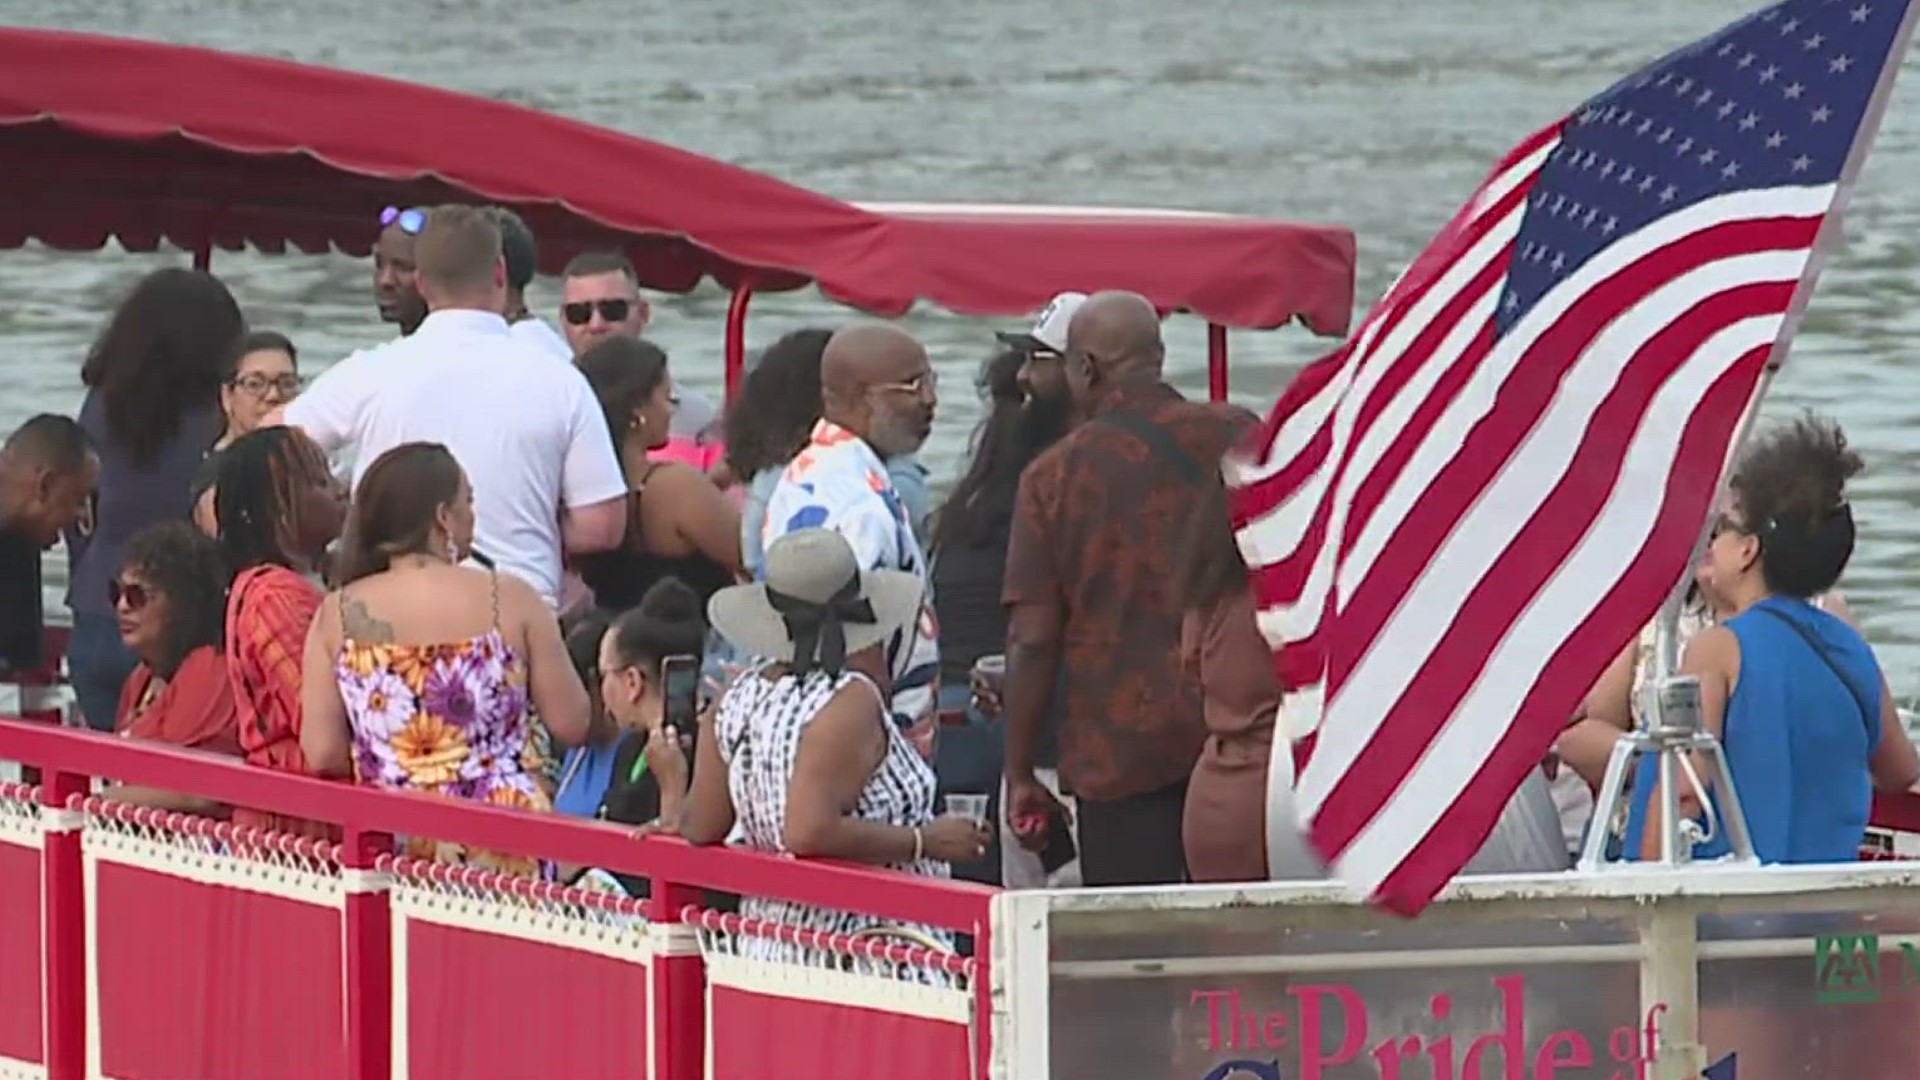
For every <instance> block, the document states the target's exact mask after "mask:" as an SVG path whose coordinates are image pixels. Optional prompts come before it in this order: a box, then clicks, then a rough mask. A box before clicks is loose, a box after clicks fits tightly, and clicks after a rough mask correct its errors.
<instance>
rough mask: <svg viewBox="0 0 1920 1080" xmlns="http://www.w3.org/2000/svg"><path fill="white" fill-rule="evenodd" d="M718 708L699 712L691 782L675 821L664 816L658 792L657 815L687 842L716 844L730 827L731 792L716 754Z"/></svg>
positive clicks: (724, 767) (663, 803)
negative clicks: (658, 805)
mask: <svg viewBox="0 0 1920 1080" xmlns="http://www.w3.org/2000/svg"><path fill="white" fill-rule="evenodd" d="M718 711H719V710H718V709H708V710H707V711H706V712H704V713H702V714H700V737H699V738H698V739H696V740H694V747H693V782H692V785H691V786H690V788H689V789H688V791H687V797H686V798H685V799H684V800H682V802H681V804H680V816H679V820H678V821H676V820H674V819H673V818H671V817H668V816H667V812H666V808H667V800H666V793H665V792H664V791H662V792H661V797H660V809H661V813H660V819H661V823H662V824H663V825H665V826H666V827H667V828H668V829H672V830H677V831H678V832H679V833H680V835H681V836H682V837H684V838H685V839H686V841H687V842H688V843H689V844H702V845H704V844H718V843H720V842H721V841H722V840H725V839H726V838H727V834H728V833H730V832H732V831H733V817H734V813H733V793H732V792H731V791H730V790H729V789H728V788H727V762H726V759H724V758H722V757H721V756H720V736H719V733H718V729H719V723H718V722H717V720H716V719H715V717H716V716H717V715H718Z"/></svg>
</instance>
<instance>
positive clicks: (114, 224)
mask: <svg viewBox="0 0 1920 1080" xmlns="http://www.w3.org/2000/svg"><path fill="white" fill-rule="evenodd" d="M0 71H4V72H6V78H5V79H3V80H0V160H4V161H5V162H6V163H7V168H6V169H5V170H4V171H3V172H0V245H5V246H19V245H20V244H22V243H25V242H26V241H28V240H30V239H37V240H40V241H42V242H44V243H47V244H49V245H51V246H53V247H56V248H62V249H68V250H89V249H92V248H97V247H99V246H101V245H102V244H104V243H105V242H106V241H107V240H108V239H109V238H118V239H119V240H120V241H121V242H122V243H123V244H124V245H125V246H127V247H128V248H130V249H133V250H149V249H152V248H154V247H155V246H157V245H158V244H159V243H160V242H161V241H163V240H165V241H167V242H170V243H173V244H175V245H178V246H180V247H183V248H187V249H190V250H197V249H199V248H201V247H202V246H208V247H218V248H222V249H226V250H236V249H238V248H240V247H241V246H242V245H252V246H254V247H257V248H259V249H261V250H265V251H269V252H279V251H284V250H286V249H288V248H295V249H298V250H302V251H309V252H317V251H323V250H326V249H328V248H330V247H331V248H337V249H339V250H342V251H346V252H349V253H352V254H356V255H364V254H366V253H367V251H368V250H369V247H370V245H371V243H372V241H373V238H374V233H375V227H374V221H375V218H376V216H377V215H378V214H379V212H380V210H381V209H382V208H383V207H385V206H388V205H418V204H426V203H434V202H446V201H462V200H473V199H479V200H485V201H488V202H497V203H502V204H506V205H510V206H512V207H514V208H515V209H516V210H518V211H519V212H520V213H521V214H522V215H523V216H524V217H525V218H526V219H527V222H528V224H529V225H530V226H531V227H532V228H533V229H534V231H535V232H536V234H538V235H539V237H540V239H541V253H542V257H543V260H544V263H545V269H547V270H549V271H552V270H556V269H558V268H559V266H560V265H561V264H563V263H564V262H565V261H566V260H567V259H568V258H570V257H571V256H572V255H573V254H575V253H577V252H579V251H581V250H583V249H585V248H588V247H594V246H609V245H619V246H621V247H624V248H625V249H626V250H628V251H629V253H630V254H631V255H632V257H633V258H634V260H635V262H636V264H637V265H638V267H639V268H640V270H641V272H642V274H643V276H644V279H645V283H646V284H647V285H649V286H651V287H653V288H657V289H665V290H670V291H685V290H687V289H690V288H692V287H693V286H694V285H695V284H697V283H698V282H699V281H700V280H701V279H702V278H703V277H709V276H710V277H713V278H715V279H717V280H718V281H720V282H721V283H722V284H724V285H727V286H729V287H735V286H738V285H741V284H751V285H752V287H753V289H754V290H755V291H777V290H781V289H792V288H797V287H800V286H802V285H805V284H807V283H809V282H815V283H817V284H819V285H820V287H821V288H822V290H823V291H824V292H825V293H826V294H827V295H828V296H830V297H832V298H833V299H835V300H838V301H841V302H843V303H847V304H851V305H853V306H855V307H860V308H864V309H866V310H869V311H873V312H876V313H880V314H888V315H893V314H900V313H902V312H904V311H906V310H907V309H908V308H910V307H911V306H912V305H913V304H914V303H915V302H916V301H920V300H926V301H931V302H933V303H936V304H940V305H942V306H944V307H947V308H950V309H952V310H955V311H959V312H963V313H967V314H973V315H998V316H1010V315H1018V314H1024V313H1027V312H1031V311H1033V310H1035V309H1037V308H1039V307H1040V306H1041V305H1043V304H1044V303H1045V302H1046V301H1047V300H1048V299H1049V298H1050V297H1051V296H1052V295H1053V294H1054V293H1055V292H1058V291H1060V290H1061V289H1066V288H1075V287H1080V288H1116V287H1118V288H1132V289H1136V290H1138V291H1140V292H1143V293H1145V294H1146V295H1147V296H1148V298H1150V299H1151V300H1153V301H1154V303H1155V304H1157V305H1159V306H1160V307H1162V308H1164V309H1168V310H1192V311H1196V312H1199V313H1200V314H1202V315H1204V316H1206V317H1207V318H1209V319H1210V320H1212V321H1215V322H1218V323H1221V324H1223V325H1230V326H1237V327H1246V328H1265V327H1274V326H1280V325H1282V324H1284V323H1287V322H1289V321H1291V320H1293V319H1295V318H1298V317H1304V318H1305V319H1306V321H1307V322H1308V323H1309V325H1311V326H1312V327H1313V328H1314V329H1316V330H1319V331H1321V332H1324V333H1336V332H1339V331H1340V330H1342V329H1344V328H1345V326H1346V322H1347V318H1348V315H1349V312H1350V309H1351V307H1352V295H1353V255H1354V242H1353V236H1352V234H1351V233H1350V232H1348V231H1347V230H1345V229H1339V228H1328V227H1322V226H1305V225H1293V224H1287V223H1284V222H1275V221H1264V220H1256V219H1248V218H1233V217H1220V216H1188V215H1177V214H1176V215H1160V216H1151V217H1142V216H1137V215H1128V214H1107V215H1096V216H1067V217H1050V216H1045V215H1040V216H1036V215H1031V214H1019V213H1015V214H1011V215H1007V216H985V217H983V216H980V215H977V214H926V213H917V212H901V213H888V212H877V211H874V210H871V209H863V208H861V207H857V206H854V205H852V204H849V203H844V202H841V201H839V200H836V199H831V198H828V197H826V196H823V195H818V194H815V193H812V192H809V191H806V190H804V189H801V188H798V187H795V186H793V185H791V184H787V183H784V182H781V181H779V180H774V179H771V178H768V177H765V176H761V175H759V174H756V173H752V172H749V171H747V170H745V169H740V168H737V167H735V166H732V165H728V164H725V163H722V162H718V161H713V160H711V159H708V158H703V157H700V156H699V155H696V154H692V153H689V152H687V151H684V150H678V149H675V148H673V147H670V146H665V145H662V144H660V143H656V142H650V141H648V140H646V139H641V138H637V137H635V136H631V135H627V134H623V133H620V132H616V131H610V130H607V129H604V128H599V127H594V126H592V125H589V124H585V123H581V122H578V121H574V120H569V119H566V118H563V117H557V116H552V115H549V114H545V113H540V112H536V111H534V110H531V109H527V108H523V107H521V106H518V105H513V104H509V103H506V102H500V101H492V100H488V99H483V98H476V97H471V96H467V95H463V94H457V93H453V92H451V91H446V90H439V89H434V88H431V87H425V86H420V85H417V84H412V83H404V82H398V81H395V80H391V79H385V78H379V77H375V76H370V75H362V74H357V73H352V72H345V71H336V70H332V69H327V68H319V67H313V66H309V65H304V64H296V63H291V62H288V61H284V60H277V59H271V58H266V57H255V56H242V55H236V54H232V53H224V52H217V51H213V50H209V49H201V48H193V47H187V46H179V45H169V44H160V43H155V42H147V41H134V40H128V39H121V38H112V37H103V36H99V35H92V34H78V33H67V32H59V31H41V30H19V29H0Z"/></svg>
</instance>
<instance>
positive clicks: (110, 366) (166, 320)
mask: <svg viewBox="0 0 1920 1080" xmlns="http://www.w3.org/2000/svg"><path fill="white" fill-rule="evenodd" d="M246 332H247V323H246V319H245V317H243V316H242V315H241V314H240V305H239V304H237V303H235V302H234V299H233V294H232V293H230V292H228V291H227V287H226V286H225V285H223V284H221V283H220V279H219V278H216V277H214V276H213V275H212V274H209V273H207V272H206V271H204V270H187V269H184V268H181V267H177V266H169V267H164V268H162V269H159V270H155V271H154V272H153V273H151V274H148V275H147V276H146V277H143V278H141V279H140V283H139V284H137V285H135V286H134V287H133V291H132V292H130V293H128V294H127V297H126V299H124V300H122V301H120V306H119V307H118V308H115V309H114V312H113V317H112V318H110V319H108V320H107V325H106V328H105V329H104V330H102V331H101V332H100V337H99V338H98V339H96V340H95V341H94V343H93V348H92V349H91V350H89V351H88V353H87V360H86V363H85V364H83V365H82V366H81V368H80V381H81V382H83V383H85V384H86V386H87V387H88V389H91V390H96V391H98V392H99V393H100V395H101V397H102V399H103V403H104V405H105V407H106V418H107V433H108V434H109V435H111V436H112V437H113V439H114V441H115V442H118V443H120V444H122V445H124V446H125V447H126V448H127V451H128V452H129V453H130V454H132V455H133V460H134V462H135V463H136V464H146V463H148V462H150V461H152V460H153V457H154V455H155V454H157V453H159V452H160V448H161V447H162V446H165V445H166V443H167V440H169V439H171V438H173V436H174V434H175V433H177V432H178V431H179V430H180V420H181V417H183V416H184V415H186V414H187V413H188V412H189V411H191V410H193V409H194V408H196V407H206V408H210V409H211V408H217V407H218V404H219V393H220V383H221V381H222V380H223V379H224V378H225V375H226V368H227V365H228V364H229V363H230V362H231V361H232V360H233V357H234V350H235V349H236V348H237V347H238V346H239V344H240V339H241V338H242V337H243V336H244V335H245V334H246Z"/></svg>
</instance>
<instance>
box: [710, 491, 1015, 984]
mask: <svg viewBox="0 0 1920 1080" xmlns="http://www.w3.org/2000/svg"><path fill="white" fill-rule="evenodd" d="M920 593H921V584H920V581H919V579H918V578H917V577H915V576H914V575H912V574H906V573H900V572H897V571H886V570H876V571H864V572H863V571H861V570H860V569H859V566H858V564H857V562H856V560H855V558H854V554H853V550H852V549H851V548H850V547H849V546H848V545H847V542H846V540H844V539H843V538H842V537H841V536H840V535H839V534H838V533H835V532H831V531H829V530H825V529H802V530H799V531H796V532H793V533H790V534H788V535H786V536H784V537H782V538H780V539H779V540H777V541H775V542H774V543H773V544H772V545H771V546H770V547H769V548H768V549H767V553H766V581H765V583H763V584H753V585H738V586H734V587H732V588H729V589H724V590H722V591H720V592H719V593H716V594H715V595H714V597H713V599H712V601H711V602H710V603H709V605H708V615H709V618H710V620H711V622H712V624H713V626H714V627H715V628H716V629H717V630H719V631H720V633H722V634H723V635H725V636H726V637H727V638H728V640H730V641H732V642H733V643H734V644H735V645H737V646H739V647H740V648H741V649H742V650H743V651H744V652H747V653H749V654H751V655H754V656H757V657H760V658H761V662H760V663H758V664H757V666H755V667H752V668H750V669H749V670H748V671H747V672H745V673H744V674H742V675H741V676H740V677H739V678H738V679H736V680H735V681H734V683H733V686H732V687H731V688H730V689H729V690H728V691H727V693H726V695H725V696H724V697H723V698H722V699H721V701H720V705H719V707H718V709H717V710H716V711H715V713H714V714H713V715H711V716H709V717H707V718H705V719H703V721H702V723H703V724H704V725H705V730H703V731H702V732H701V738H700V739H699V740H698V741H697V743H696V747H697V749H696V754H697V755H698V758H697V760H696V761H695V763H694V768H693V784H692V790H691V791H690V792H689V794H688V797H687V799H686V809H685V811H684V813H683V815H682V819H681V820H680V822H678V823H677V824H678V828H679V831H680V832H681V833H682V835H684V836H685V837H686V838H687V839H688V840H690V841H692V842H693V843H696V844H700V843H719V842H720V841H722V840H723V839H725V838H726V837H727V836H728V833H729V831H732V830H734V827H735V824H736V821H737V823H738V826H739V828H738V830H737V831H738V834H739V838H740V839H741V840H742V841H743V842H744V843H745V844H746V845H747V846H749V847H752V848H755V849H758V850H761V851H766V852H772V853H779V854H791V855H800V856H815V857H821V858H834V859H842V860H846V861H849V862H861V863H870V864H876V865H880V866H885V867H888V868H890V869H894V870H900V871H904V872H906V873H915V874H924V875H927V876H930V877H946V876H948V872H949V871H948V864H949V863H950V862H953V861H956V860H968V859H976V858H979V857H980V856H981V854H982V853H984V851H985V850H986V844H987V832H986V825H985V823H984V822H977V821H973V820H971V819H968V818H961V817H945V818H936V817H935V816H934V812H933V800H934V787H935V784H934V775H933V770H932V769H931V768H929V767H928V765H927V763H926V761H925V760H924V759H923V758H922V757H921V756H920V755H919V753H918V752H916V751H915V749H914V748H913V746H912V745H911V744H910V743H908V742H907V740H906V738H905V737H904V736H903V735H902V734H901V733H900V730H899V728H898V727H896V726H895V725H894V724H893V723H892V720H891V718H890V717H889V715H888V709H887V700H886V687H885V683H884V680H885V678H886V661H885V657H884V656H883V655H882V653H881V649H882V647H883V645H884V642H885V641H886V640H887V638H888V636H889V635H890V634H891V633H892V632H893V631H895V630H896V629H898V628H899V627H901V626H903V625H906V624H907V623H908V622H909V621H911V620H913V619H915V618H917V617H918V614H919V609H920ZM741 914H742V915H745V916H748V917H750V918H756V919H765V920H770V921H774V922H778V923H781V924H784V925H788V926H793V927H797V928H802V929H807V930H818V931H823V932H828V933H836V934H855V933H859V932H861V931H864V930H869V929H873V928H876V927H879V926H882V925H884V920H880V919H876V918H873V917H871V916H865V915H856V914H853V913H850V912H841V911H832V910H827V909H823V908H815V907H809V906H806V905H802V904H795V903H792V902H789V901H781V900H770V899H763V898H756V897H749V898H746V899H744V900H743V901H742V904H741ZM920 932H921V933H928V932H927V931H925V930H924V929H922V930H921V931H920ZM932 936H936V937H940V936H939V935H932ZM940 940H942V941H943V943H947V944H950V942H947V941H946V940H945V939H944V938H940ZM746 948H748V949H749V950H750V954H751V955H755V956H764V957H767V958H775V957H778V958H782V959H799V958H800V954H801V950H798V949H794V948H791V947H776V946H775V945H774V943H772V942H753V943H751V944H750V945H748V946H746Z"/></svg>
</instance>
